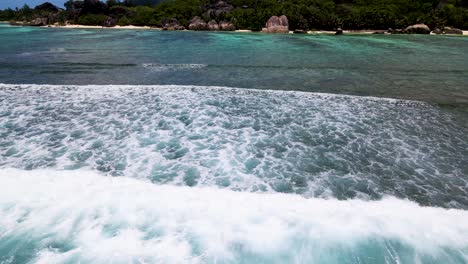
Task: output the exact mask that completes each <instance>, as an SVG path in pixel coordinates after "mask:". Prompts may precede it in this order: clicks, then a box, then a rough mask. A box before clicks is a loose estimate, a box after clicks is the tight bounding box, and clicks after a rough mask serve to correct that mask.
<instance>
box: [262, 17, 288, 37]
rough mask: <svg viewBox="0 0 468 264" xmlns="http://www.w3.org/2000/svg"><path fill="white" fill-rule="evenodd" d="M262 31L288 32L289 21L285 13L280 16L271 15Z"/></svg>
mask: <svg viewBox="0 0 468 264" xmlns="http://www.w3.org/2000/svg"><path fill="white" fill-rule="evenodd" d="M262 32H265V33H289V22H288V18H287V17H286V16H285V15H282V16H280V17H277V16H272V17H270V19H268V21H267V22H266V25H265V27H264V28H262Z"/></svg>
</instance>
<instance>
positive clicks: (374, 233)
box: [0, 24, 468, 264]
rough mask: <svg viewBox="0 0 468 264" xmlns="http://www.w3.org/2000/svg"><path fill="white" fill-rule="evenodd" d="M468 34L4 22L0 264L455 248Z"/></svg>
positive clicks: (466, 174)
mask: <svg viewBox="0 0 468 264" xmlns="http://www.w3.org/2000/svg"><path fill="white" fill-rule="evenodd" d="M467 83H468V38H466V37H458V36H416V35H391V36H387V35H345V36H329V35H292V34H286V35H266V34H260V33H229V32H228V33H219V32H213V33H212V32H189V31H187V32H162V31H154V30H113V29H61V28H32V27H12V26H9V25H7V24H0V263H2V264H7V263H468V211H467V210H468V86H467Z"/></svg>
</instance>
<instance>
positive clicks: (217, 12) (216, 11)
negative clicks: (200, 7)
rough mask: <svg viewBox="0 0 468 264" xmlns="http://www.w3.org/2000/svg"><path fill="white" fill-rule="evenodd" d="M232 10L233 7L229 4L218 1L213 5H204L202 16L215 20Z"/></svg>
mask: <svg viewBox="0 0 468 264" xmlns="http://www.w3.org/2000/svg"><path fill="white" fill-rule="evenodd" d="M233 9H234V6H232V5H231V4H229V3H227V2H225V1H222V0H219V1H217V2H216V3H215V4H212V5H206V6H205V10H206V11H205V13H204V14H203V16H204V17H214V18H217V17H219V16H221V15H224V14H227V13H229V12H231V11H232V10H233Z"/></svg>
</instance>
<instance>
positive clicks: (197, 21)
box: [188, 16, 207, 30]
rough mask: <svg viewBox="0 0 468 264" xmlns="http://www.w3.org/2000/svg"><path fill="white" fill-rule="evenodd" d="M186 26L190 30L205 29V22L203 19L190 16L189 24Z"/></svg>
mask: <svg viewBox="0 0 468 264" xmlns="http://www.w3.org/2000/svg"><path fill="white" fill-rule="evenodd" d="M188 27H189V29H190V30H206V29H207V24H206V22H205V21H203V19H201V18H200V17H198V16H196V17H194V18H192V20H190V24H189V26H188Z"/></svg>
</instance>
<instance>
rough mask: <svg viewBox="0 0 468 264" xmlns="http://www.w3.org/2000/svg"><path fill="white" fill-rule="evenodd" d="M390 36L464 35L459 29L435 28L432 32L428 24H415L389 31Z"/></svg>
mask: <svg viewBox="0 0 468 264" xmlns="http://www.w3.org/2000/svg"><path fill="white" fill-rule="evenodd" d="M387 33H389V34H431V33H432V34H453V35H463V31H462V30H461V29H458V28H451V27H444V28H443V29H439V28H435V29H434V30H432V31H431V28H430V27H429V26H428V25H426V24H415V25H411V26H409V27H407V28H405V29H395V30H394V29H391V28H390V29H389V30H388V31H387Z"/></svg>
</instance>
